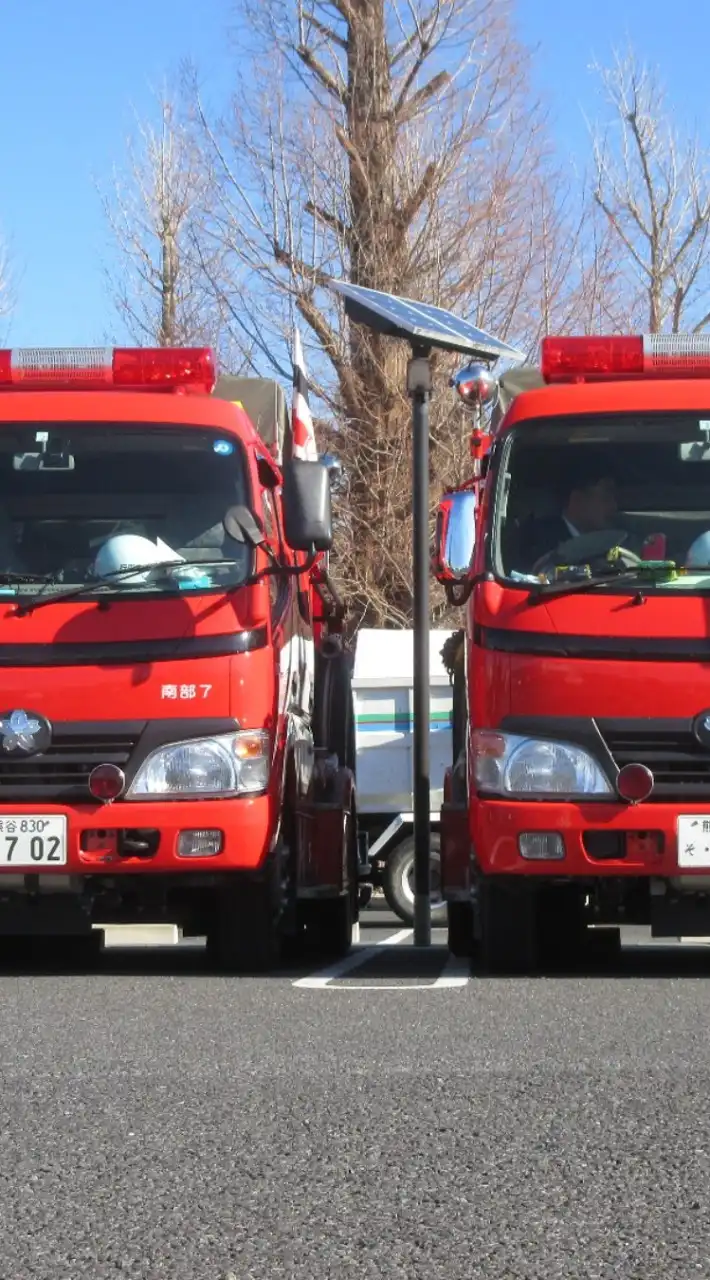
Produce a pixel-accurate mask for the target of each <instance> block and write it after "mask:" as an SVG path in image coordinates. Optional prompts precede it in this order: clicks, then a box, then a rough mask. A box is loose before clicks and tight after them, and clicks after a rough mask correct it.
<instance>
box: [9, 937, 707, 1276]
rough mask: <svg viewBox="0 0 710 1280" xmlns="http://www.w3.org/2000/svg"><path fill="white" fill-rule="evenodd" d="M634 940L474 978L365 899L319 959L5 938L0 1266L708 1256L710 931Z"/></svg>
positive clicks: (463, 1270) (325, 1272)
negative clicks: (255, 963) (242, 971)
mask: <svg viewBox="0 0 710 1280" xmlns="http://www.w3.org/2000/svg"><path fill="white" fill-rule="evenodd" d="M434 937H435V942H436V943H440V942H441V941H442V935H441V934H440V933H435V935H434ZM388 940H389V941H388ZM626 942H627V943H628V944H629V945H628V946H627V948H626V949H625V951H624V953H623V955H622V957H621V959H618V960H609V959H607V960H604V959H599V961H598V962H595V967H594V968H593V969H591V970H590V971H589V972H588V973H585V974H578V975H575V976H572V977H541V978H538V979H535V980H532V979H531V980H504V979H497V980H491V979H485V978H482V977H480V976H476V975H469V974H467V973H466V972H465V970H464V971H462V970H461V969H460V966H459V967H457V966H455V965H454V966H453V967H450V968H449V969H448V970H447V969H446V954H445V952H444V950H443V948H442V947H441V946H435V947H434V948H433V949H432V952H431V953H428V954H422V953H420V952H417V951H416V950H415V949H414V948H412V946H411V934H408V933H406V931H404V930H402V928H401V926H400V925H399V924H398V922H397V921H395V920H394V919H393V918H391V917H388V916H386V915H384V914H383V913H379V912H375V913H371V912H368V913H365V916H364V918H363V927H362V930H361V941H360V944H359V948H358V949H356V952H355V953H354V956H353V958H352V960H351V963H350V966H349V967H348V966H345V967H344V966H342V965H341V966H336V967H335V968H334V969H331V970H329V971H327V973H326V974H323V973H320V972H311V971H308V970H306V969H305V968H301V969H298V970H295V969H293V970H284V971H283V972H281V973H280V974H279V975H278V976H275V977H270V978H262V979H230V978H221V977H215V976H213V975H211V974H210V973H209V971H208V969H207V966H206V962H205V958H204V956H203V954H202V950H201V948H200V947H199V946H195V945H191V946H173V947H166V948H163V949H145V948H140V949H139V948H134V949H132V950H127V951H124V950H108V951H106V952H104V954H103V955H102V956H100V957H99V958H97V959H94V960H86V959H85V960H84V961H83V963H82V962H81V961H78V962H75V963H74V965H73V966H67V965H64V966H61V965H60V958H59V956H58V955H57V954H55V955H53V956H51V957H41V958H40V961H39V963H38V962H37V961H36V960H35V959H33V958H29V959H26V960H25V961H22V962H20V961H19V960H18V959H17V958H15V959H14V960H10V961H9V962H8V961H6V963H5V964H4V966H3V967H2V969H0V1000H1V1002H2V1004H1V1008H2V1018H1V1020H0V1061H1V1062H2V1065H3V1073H2V1087H1V1088H0V1150H1V1152H2V1159H1V1160H0V1174H1V1178H2V1182H1V1192H0V1195H1V1201H0V1277H1V1278H2V1280H31V1278H34V1277H37V1278H39V1280H84V1278H85V1277H86V1280H89V1278H91V1280H108V1278H109V1277H110V1278H111V1280H114V1278H115V1277H117V1276H122V1277H130V1278H131V1280H139V1278H140V1280H225V1277H229V1280H233V1278H234V1277H236V1278H237V1280H277V1277H297V1278H298V1280H321V1278H329V1277H333V1278H335V1277H338V1280H348V1278H349V1277H353V1278H355V1277H357V1280H369V1278H370V1277H373V1278H374V1277H378V1278H379V1277H392V1278H393V1280H395V1278H396V1280H399V1278H400V1277H401V1280H405V1278H406V1280H420V1278H421V1280H444V1277H445V1278H446V1280H468V1278H469V1277H481V1278H483V1277H485V1278H486V1280H503V1278H504V1277H505V1280H535V1278H537V1277H545V1280H554V1278H556V1277H565V1278H566V1280H571V1278H577V1277H579V1278H580V1280H582V1278H583V1280H596V1278H597V1277H611V1276H615V1277H617V1276H618V1277H623V1278H624V1280H656V1278H658V1280H660V1278H661V1277H663V1280H675V1278H676V1277H677V1278H678V1280H681V1278H682V1280H688V1277H691V1276H695V1275H697V1276H705V1275H706V1274H707V1270H708V1257H709V1256H710V1221H709V1220H708V1214H707V1204H708V1199H709V1193H710V1138H709V1137H708V1134H709V1133H710V1037H709V1036H708V1032H707V1018H708V1010H709V1009H710V947H689V946H686V947H684V948H683V949H678V948H662V949H661V948H649V947H648V945H647V943H648V939H647V937H646V935H644V934H642V933H640V932H639V931H635V932H633V933H630V934H629V935H627V937H626Z"/></svg>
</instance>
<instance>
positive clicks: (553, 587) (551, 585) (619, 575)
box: [528, 560, 676, 604]
mask: <svg viewBox="0 0 710 1280" xmlns="http://www.w3.org/2000/svg"><path fill="white" fill-rule="evenodd" d="M675 572H676V564H675V562H674V561H672V560H668V561H661V560H659V561H654V562H651V561H649V560H642V561H641V562H640V563H639V564H637V565H634V566H633V568H631V569H630V568H628V567H625V568H623V569H616V570H615V569H613V568H612V567H611V566H610V568H609V571H608V572H605V573H595V574H592V575H591V576H590V577H588V578H574V579H572V580H571V581H569V582H541V583H540V585H539V586H538V587H533V588H532V589H531V591H530V594H529V596H528V604H535V603H536V601H538V600H549V599H550V597H551V596H566V595H575V594H577V593H578V592H580V591H594V589H595V588H596V587H603V586H608V585H609V583H611V582H613V583H617V582H628V581H631V580H632V579H639V578H641V579H642V581H647V582H650V583H652V584H653V583H655V582H656V581H657V579H658V578H659V577H661V576H662V577H669V576H670V575H671V574H673V575H675Z"/></svg>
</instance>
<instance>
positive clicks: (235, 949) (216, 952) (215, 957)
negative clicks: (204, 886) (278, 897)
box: [207, 882, 281, 974]
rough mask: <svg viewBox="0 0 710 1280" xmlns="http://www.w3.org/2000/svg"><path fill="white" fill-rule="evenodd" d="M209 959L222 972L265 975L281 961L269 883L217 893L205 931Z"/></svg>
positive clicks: (223, 890) (279, 940) (279, 942)
mask: <svg viewBox="0 0 710 1280" xmlns="http://www.w3.org/2000/svg"><path fill="white" fill-rule="evenodd" d="M207 951H208V956H209V958H210V960H211V961H212V962H213V963H214V964H215V965H216V967H217V968H218V969H220V970H221V971H222V972H223V973H250V974H257V973H268V972H269V971H270V970H271V969H274V968H275V967H276V965H277V964H278V962H279V960H280V958H281V936H280V928H279V920H278V915H277V911H276V906H275V903H274V895H273V892H272V888H271V885H270V884H269V883H264V884H261V883H249V882H247V883H241V884H238V885H234V886H229V887H227V888H224V889H221V890H219V891H218V895H217V901H216V903H215V911H214V916H213V919H212V924H211V927H210V928H209V929H208V932H207Z"/></svg>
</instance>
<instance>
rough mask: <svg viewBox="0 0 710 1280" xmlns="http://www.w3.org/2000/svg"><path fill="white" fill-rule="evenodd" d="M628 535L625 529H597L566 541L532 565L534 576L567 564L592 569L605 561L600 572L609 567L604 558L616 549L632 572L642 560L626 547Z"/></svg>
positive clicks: (622, 561) (623, 562)
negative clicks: (597, 561) (592, 566)
mask: <svg viewBox="0 0 710 1280" xmlns="http://www.w3.org/2000/svg"><path fill="white" fill-rule="evenodd" d="M628 536H629V535H628V533H627V532H626V531H625V530H624V529H598V530H595V532H594V533H580V534H578V536H577V537H575V538H567V539H566V540H565V541H564V542H560V543H559V545H558V546H557V547H555V548H553V550H552V551H546V552H545V554H544V555H543V556H540V558H539V560H536V561H535V564H534V565H533V569H532V571H533V573H545V572H546V570H548V569H554V568H555V567H556V566H557V565H566V564H588V565H590V566H591V565H592V564H593V562H594V561H596V560H603V561H604V563H603V565H601V566H600V568H601V569H603V568H604V567H606V566H608V561H606V560H605V557H606V556H607V555H608V554H609V552H610V551H613V550H614V549H615V548H616V547H619V549H620V552H621V554H620V556H619V561H620V563H621V564H622V565H623V566H624V567H625V568H629V569H632V568H634V567H635V565H637V564H641V557H640V556H637V555H636V554H635V552H633V551H630V550H629V549H628V547H624V545H623V544H624V543H625V542H626V539H627V538H628Z"/></svg>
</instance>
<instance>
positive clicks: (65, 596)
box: [0, 560, 239, 614]
mask: <svg viewBox="0 0 710 1280" xmlns="http://www.w3.org/2000/svg"><path fill="white" fill-rule="evenodd" d="M238 563H239V561H238V560H163V561H161V562H160V564H151V565H134V566H133V568H131V569H115V570H114V571H113V573H106V574H104V575H103V577H101V578H100V579H97V580H96V581H93V582H82V583H81V585H80V586H78V587H70V589H69V590H68V591H60V592H58V593H57V594H56V595H45V594H44V592H43V591H42V592H40V593H39V595H38V596H36V597H35V599H34V600H23V601H22V604H21V605H20V607H19V609H18V613H20V614H29V613H34V611H35V610H36V609H43V608H44V607H45V605H48V604H62V603H64V602H65V601H67V600H79V599H80V598H81V597H82V596H88V595H93V593H94V592H96V593H97V594H100V593H101V588H102V587H104V586H110V585H111V583H112V582H123V581H124V580H126V579H130V578H135V577H136V575H137V574H139V573H147V572H148V571H150V572H151V573H152V572H154V571H155V570H160V569H188V568H189V569H199V568H201V567H204V568H205V569H213V568H214V567H215V565H230V564H238ZM0 577H1V575H0ZM24 581H27V578H26V577H25V579H24ZM39 581H40V582H43V583H44V584H45V589H46V588H47V587H51V586H53V585H54V584H55V583H56V579H51V578H50V579H49V580H45V578H44V577H42V578H40V579H39ZM171 585H174V586H175V588H176V589H177V583H175V582H174V580H173V582H172V583H171Z"/></svg>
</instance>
